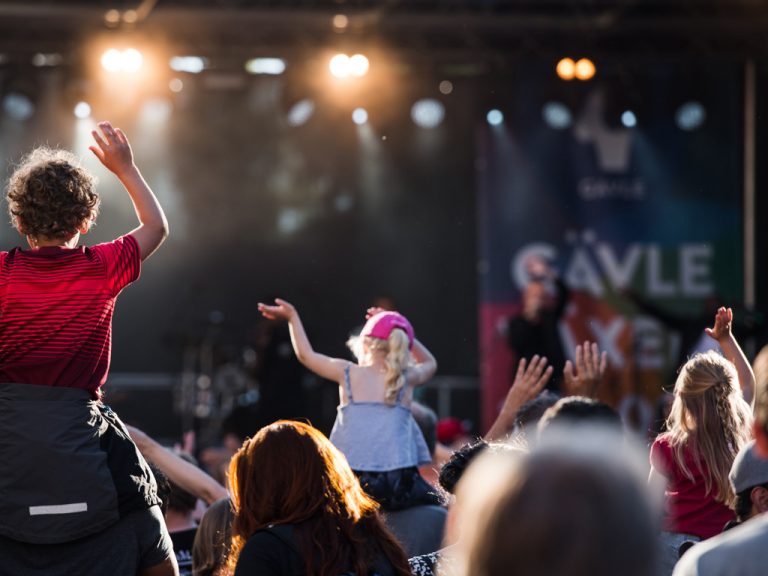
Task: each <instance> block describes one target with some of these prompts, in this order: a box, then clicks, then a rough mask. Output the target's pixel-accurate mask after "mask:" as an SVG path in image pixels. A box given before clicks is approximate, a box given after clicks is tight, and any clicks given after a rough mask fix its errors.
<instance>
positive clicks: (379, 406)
mask: <svg viewBox="0 0 768 576" xmlns="http://www.w3.org/2000/svg"><path fill="white" fill-rule="evenodd" d="M93 138H94V144H93V145H92V146H91V150H92V152H93V153H94V154H95V155H96V157H97V158H98V159H99V160H100V161H101V162H102V163H103V164H104V165H105V166H106V167H107V168H108V169H109V170H110V171H112V172H113V173H114V174H115V176H116V177H117V178H118V179H119V180H120V181H121V182H122V183H123V185H124V186H125V189H126V191H127V193H128V194H129V196H130V198H131V200H132V201H133V204H134V207H135V209H136V215H137V218H138V222H139V225H138V227H137V228H135V229H134V230H133V231H131V232H129V233H128V234H126V235H124V236H121V237H119V238H117V239H116V240H114V241H112V242H109V243H105V244H98V245H95V246H92V247H82V246H80V245H79V242H80V237H81V235H83V234H86V233H87V232H88V230H89V228H90V227H91V226H92V225H93V223H94V220H95V218H96V216H97V214H98V208H99V197H98V195H97V194H96V192H95V190H94V181H93V178H92V177H91V176H90V175H89V174H88V173H87V172H86V171H85V170H83V169H82V168H81V167H80V166H79V164H78V163H77V161H76V160H75V158H74V157H73V156H72V155H71V154H68V153H65V152H61V151H57V150H48V149H39V150H36V151H35V152H33V153H32V154H30V155H29V156H28V157H27V158H26V159H25V160H24V161H23V163H22V164H21V165H20V166H19V167H18V168H17V169H16V171H15V172H14V174H13V176H12V177H11V180H10V183H9V187H8V193H7V199H8V203H9V209H10V214H11V217H12V220H13V223H14V226H15V227H16V229H17V230H18V231H19V233H20V234H21V235H22V236H24V237H25V238H26V240H27V243H28V244H29V248H28V249H20V248H16V249H13V250H11V251H8V252H0V381H2V384H1V385H0V410H2V414H3V418H0V454H2V455H3V462H4V463H5V468H4V469H5V470H6V473H5V474H3V475H0V495H2V496H1V497H0V554H1V555H2V562H0V574H14V575H35V574H41V575H42V574H45V575H56V574H62V575H63V574H84V575H91V574H92V575H125V576H128V575H146V576H166V575H167V576H172V575H177V574H187V575H189V574H195V575H212V576H251V575H270V576H302V575H308V576H341V575H352V574H355V575H357V576H390V575H392V576H394V575H398V576H407V575H409V574H413V575H415V576H426V575H434V574H439V575H441V576H502V575H507V574H517V575H521V576H527V575H548V576H587V575H589V576H601V575H606V576H608V575H616V574H622V575H629V576H672V575H674V576H694V575H699V576H706V575H714V574H729V575H743V576H751V575H758V574H762V573H764V572H765V569H764V566H765V565H766V563H768V546H765V545H764V544H765V543H767V542H768V515H764V512H766V511H768V348H767V349H766V350H764V351H762V352H761V353H760V354H759V355H758V356H757V358H756V359H755V362H754V370H753V367H752V365H750V362H749V361H748V359H747V357H746V355H745V354H744V352H743V351H742V348H741V346H740V345H739V343H738V341H737V340H736V338H735V336H734V334H733V331H732V325H733V314H732V311H731V310H730V309H728V308H719V309H718V310H717V312H716V313H715V315H714V318H713V319H712V320H711V322H712V325H711V327H709V326H708V327H706V329H705V327H703V326H702V327H701V328H702V330H703V331H704V333H705V334H706V336H707V337H708V338H709V339H711V341H712V342H713V343H715V344H717V347H718V350H719V352H715V351H708V352H704V353H698V354H695V355H693V356H692V357H690V358H689V359H687V360H686V362H685V363H684V364H683V366H682V367H681V369H680V371H679V375H678V377H677V380H676V383H675V386H674V394H673V396H674V399H673V402H672V405H671V408H670V412H669V415H668V417H667V418H666V421H665V426H664V430H663V431H662V432H661V433H659V434H658V435H657V436H656V437H655V438H653V441H652V444H651V445H650V446H645V445H644V444H643V443H642V442H639V441H638V440H637V438H635V437H633V436H632V434H630V433H629V432H627V431H626V429H625V427H624V426H623V423H622V420H621V418H620V417H619V415H618V414H617V413H616V411H615V410H614V409H613V408H612V407H611V406H608V405H607V404H604V403H602V402H600V401H598V400H597V399H596V398H595V394H596V390H597V389H598V388H599V384H600V382H601V379H602V378H603V376H604V374H605V371H606V367H607V357H606V354H605V353H604V352H601V351H600V349H599V347H598V345H597V344H596V343H592V342H584V343H583V344H580V345H578V346H576V347H575V349H574V350H573V351H572V354H568V355H566V354H560V353H556V354H554V356H553V357H546V356H545V355H543V354H539V353H537V351H536V347H535V346H534V344H536V341H538V342H539V344H540V345H541V346H543V347H544V348H546V347H550V348H552V347H553V346H554V344H553V343H552V341H551V340H552V339H551V338H550V337H549V336H551V325H553V324H554V323H555V322H556V318H557V317H558V316H559V314H560V311H561V308H562V306H563V305H564V303H563V302H560V301H558V302H559V303H558V305H557V309H556V310H553V311H552V312H551V313H550V314H548V315H547V314H542V313H541V306H540V301H541V290H540V286H539V285H538V284H537V285H536V286H534V287H532V288H531V289H530V290H529V293H528V294H527V296H526V301H527V302H528V304H527V312H526V315H525V317H524V319H523V320H521V321H520V322H519V323H518V324H519V325H517V326H516V327H515V329H514V330H513V332H512V333H511V335H510V339H512V340H515V341H516V342H517V341H519V342H518V344H519V345H520V346H523V344H530V345H531V347H530V354H527V355H526V357H524V358H522V359H521V360H520V362H519V364H518V365H517V369H516V372H515V374H514V379H513V382H512V385H511V386H510V388H509V391H508V393H507V395H506V398H505V399H504V402H503V404H502V405H501V407H500V410H499V413H498V416H497V418H496V420H495V422H494V423H493V425H492V426H491V427H490V428H489V429H488V430H487V431H486V432H485V434H483V435H482V437H477V438H474V439H472V440H471V441H470V442H468V443H466V444H464V445H456V446H452V447H450V448H448V447H445V446H443V447H442V448H441V450H442V452H441V451H440V450H438V442H437V441H436V439H437V437H438V431H437V418H436V417H435V415H434V413H432V412H431V411H430V410H429V408H428V407H425V406H423V405H420V404H418V403H417V402H416V401H415V400H414V391H415V390H416V389H417V388H418V387H419V386H422V385H423V384H425V383H426V382H428V381H429V380H430V378H432V376H433V375H434V374H435V372H436V370H437V360H436V359H435V357H434V356H433V355H432V353H431V352H430V351H429V350H428V349H427V347H426V346H425V345H424V344H423V343H422V342H420V341H419V339H418V338H416V332H415V330H414V328H413V326H412V325H411V323H410V322H409V321H408V320H407V318H405V317H404V316H403V315H402V314H400V313H398V312H395V311H391V310H384V309H381V308H371V309H369V310H368V312H367V316H366V323H365V325H364V326H363V327H362V330H361V331H360V333H359V335H356V336H354V337H353V338H351V339H350V341H349V342H348V344H349V346H350V349H351V351H352V352H353V354H354V357H355V359H356V361H350V360H348V359H345V358H333V357H329V356H326V355H324V354H321V353H319V352H317V351H315V349H314V348H313V346H312V344H311V343H310V340H309V338H308V336H307V334H306V332H305V330H304V328H303V325H302V321H301V318H300V316H299V313H298V312H297V310H296V308H295V307H294V306H293V305H291V304H290V303H288V302H286V301H285V300H282V299H279V298H278V299H276V300H275V301H274V303H263V304H259V310H260V311H261V313H262V314H263V315H264V316H265V317H266V318H269V319H271V320H273V321H276V322H285V323H286V324H287V326H288V329H289V331H290V338H291V344H292V346H293V350H294V353H295V356H296V358H297V359H298V360H299V361H300V362H301V363H302V364H303V365H304V366H305V367H306V368H308V369H309V370H311V371H312V372H314V373H316V374H317V375H318V376H320V377H322V378H324V379H326V380H329V381H332V382H335V383H336V384H337V385H338V390H339V405H338V411H337V416H336V422H335V424H334V427H333V430H332V432H331V434H330V437H326V436H324V435H323V434H322V433H321V432H320V431H319V430H317V429H315V428H313V427H312V426H311V425H309V424H307V423H304V422H299V421H293V420H279V421H277V422H274V423H269V424H267V425H265V426H263V427H262V428H261V429H260V430H259V431H258V432H257V433H256V434H255V435H253V436H252V437H250V438H247V439H246V440H245V441H244V442H243V443H242V444H241V445H240V446H239V447H238V448H237V450H236V452H235V453H234V455H233V456H232V458H231V460H230V461H229V463H228V465H227V474H226V478H225V479H224V481H219V480H218V479H216V478H214V477H213V476H211V475H209V474H208V473H207V472H206V471H204V470H203V469H202V468H201V467H200V466H198V464H197V462H196V461H195V460H194V459H193V458H192V457H191V456H190V455H187V454H185V453H184V452H183V451H174V450H171V449H168V448H165V447H164V446H162V445H160V444H159V443H158V442H156V441H155V440H154V439H152V438H151V437H149V436H148V435H147V434H145V433H144V432H143V431H141V430H139V429H136V428H133V427H130V426H126V425H125V424H123V422H122V421H121V420H120V418H119V417H118V416H117V415H116V414H115V413H114V412H113V411H112V410H110V409H109V407H108V406H106V405H105V404H104V403H103V402H102V394H101V387H102V386H103V385H104V384H105V382H106V380H107V375H108V371H109V362H110V352H111V350H110V347H111V318H112V313H113V311H114V307H115V302H116V299H117V296H118V294H119V293H120V292H121V291H122V290H123V288H125V287H126V286H128V285H129V284H130V283H132V282H133V281H135V280H136V279H137V278H138V277H139V273H140V269H141V263H142V262H143V261H144V260H146V259H147V258H148V257H149V256H150V255H151V254H152V253H153V252H154V251H155V250H156V249H157V248H158V247H159V246H160V245H161V243H162V242H163V240H164V239H165V238H166V236H167V234H168V224H167V221H166V218H165V215H164V213H163V210H162V208H161V206H160V204H159V203H158V201H157V199H156V197H155V196H154V194H153V193H152V191H151V189H150V188H149V186H148V185H147V184H146V182H145V181H144V179H143V178H142V176H141V173H140V172H139V170H138V168H137V167H136V165H135V163H134V159H133V153H132V150H131V147H130V145H129V143H128V139H127V138H126V136H125V134H123V132H122V131H120V130H119V129H116V128H114V127H113V126H112V125H111V124H109V123H106V122H105V123H101V124H100V125H99V130H98V131H94V132H93ZM542 273H543V272H542ZM564 291H565V288H564V286H561V288H560V295H561V297H562V298H564V296H563V294H565V292H564ZM562 298H561V299H562ZM542 318H543V320H542ZM537 326H541V327H542V328H541V334H540V335H539V337H538V340H536V341H526V339H525V337H524V336H525V334H527V333H531V331H535V330H537V329H538V328H537ZM566 356H569V357H571V358H572V359H573V361H571V360H568V361H566V360H565V358H566ZM459 428H461V427H460V426H459ZM457 429H458V428H457ZM458 436H459V437H463V436H462V435H458Z"/></svg>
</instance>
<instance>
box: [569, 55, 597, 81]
mask: <svg viewBox="0 0 768 576" xmlns="http://www.w3.org/2000/svg"><path fill="white" fill-rule="evenodd" d="M596 71H597V70H596V68H595V64H594V63H593V62H592V60H590V59H589V58H582V59H581V60H579V61H578V62H576V68H575V70H574V72H575V74H576V78H578V79H579V80H583V81H586V80H591V79H592V78H593V77H594V76H595V72H596Z"/></svg>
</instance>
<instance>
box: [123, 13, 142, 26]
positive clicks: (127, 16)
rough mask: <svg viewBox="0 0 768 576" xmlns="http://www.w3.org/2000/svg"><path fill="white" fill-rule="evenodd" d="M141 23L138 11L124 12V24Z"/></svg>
mask: <svg viewBox="0 0 768 576" xmlns="http://www.w3.org/2000/svg"><path fill="white" fill-rule="evenodd" d="M138 21H139V13H138V12H137V11H136V10H126V11H125V12H123V22H125V23H126V24H136V22H138Z"/></svg>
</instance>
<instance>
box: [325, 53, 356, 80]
mask: <svg viewBox="0 0 768 576" xmlns="http://www.w3.org/2000/svg"><path fill="white" fill-rule="evenodd" d="M349 60H350V58H349V56H347V55H346V54H336V56H334V57H333V58H331V61H330V62H329V63H328V69H329V70H330V71H331V74H333V75H334V76H335V77H336V78H346V77H347V76H349V75H350V74H351V73H352V70H351V68H352V66H351V64H350V62H349Z"/></svg>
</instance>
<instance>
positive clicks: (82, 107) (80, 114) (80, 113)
mask: <svg viewBox="0 0 768 576" xmlns="http://www.w3.org/2000/svg"><path fill="white" fill-rule="evenodd" d="M74 113H75V116H76V117H77V118H80V119H81V120H82V119H85V118H89V117H90V115H91V105H90V104H88V102H78V103H77V104H75V109H74Z"/></svg>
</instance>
